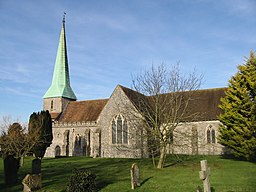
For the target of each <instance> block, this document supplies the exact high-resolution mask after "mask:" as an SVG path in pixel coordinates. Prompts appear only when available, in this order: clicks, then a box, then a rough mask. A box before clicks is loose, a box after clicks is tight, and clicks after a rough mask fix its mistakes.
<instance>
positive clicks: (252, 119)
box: [219, 52, 256, 160]
mask: <svg viewBox="0 0 256 192" xmlns="http://www.w3.org/2000/svg"><path fill="white" fill-rule="evenodd" d="M219 107H220V108H221V109H222V110H223V113H222V114H221V115H220V116H219V120H220V121H221V122H222V124H223V125H222V126H221V127H220V138H219V139H220V143H221V144H222V145H224V146H226V147H228V148H229V149H231V153H232V154H233V155H234V156H236V157H238V158H243V159H246V160H256V57H255V55H254V53H253V52H251V54H250V57H249V58H248V59H246V63H245V64H243V65H239V66H238V72H237V73H236V74H235V75H234V76H233V77H232V78H231V79H230V80H229V85H228V90H227V91H226V96H225V97H224V98H222V99H221V104H220V106H219Z"/></svg>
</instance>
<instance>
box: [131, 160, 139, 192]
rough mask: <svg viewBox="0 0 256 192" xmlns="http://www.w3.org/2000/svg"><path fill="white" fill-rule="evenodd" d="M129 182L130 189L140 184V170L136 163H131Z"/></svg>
mask: <svg viewBox="0 0 256 192" xmlns="http://www.w3.org/2000/svg"><path fill="white" fill-rule="evenodd" d="M131 184H132V189H135V188H136V187H139V186H140V170H139V167H138V165H137V164H136V163H133V164H132V167H131Z"/></svg>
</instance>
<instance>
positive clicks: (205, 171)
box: [199, 160, 211, 192]
mask: <svg viewBox="0 0 256 192" xmlns="http://www.w3.org/2000/svg"><path fill="white" fill-rule="evenodd" d="M200 164H201V171H199V177H200V179H201V180H203V186H204V192H211V186H210V175H211V171H210V167H208V165H207V160H202V161H200Z"/></svg>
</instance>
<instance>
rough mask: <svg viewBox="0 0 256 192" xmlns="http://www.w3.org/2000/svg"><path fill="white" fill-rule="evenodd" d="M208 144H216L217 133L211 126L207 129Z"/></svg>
mask: <svg viewBox="0 0 256 192" xmlns="http://www.w3.org/2000/svg"><path fill="white" fill-rule="evenodd" d="M206 136H207V143H216V132H215V130H214V129H213V128H212V126H211V125H210V126H209V127H208V128H207V135H206Z"/></svg>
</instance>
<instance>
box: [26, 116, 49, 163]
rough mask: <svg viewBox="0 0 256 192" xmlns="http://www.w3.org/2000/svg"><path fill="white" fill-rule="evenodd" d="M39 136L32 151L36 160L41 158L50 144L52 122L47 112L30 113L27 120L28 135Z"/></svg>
mask: <svg viewBox="0 0 256 192" xmlns="http://www.w3.org/2000/svg"><path fill="white" fill-rule="evenodd" d="M33 132H36V133H38V134H39V141H38V142H37V144H36V145H35V146H34V147H33V149H32V151H33V153H34V154H35V156H36V157H37V158H41V159H42V158H43V157H44V154H45V151H46V149H47V147H49V146H50V145H51V143H52V139H53V135H52V121H51V115H50V113H49V111H41V112H40V113H32V114H31V115H30V119H29V133H33Z"/></svg>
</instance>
